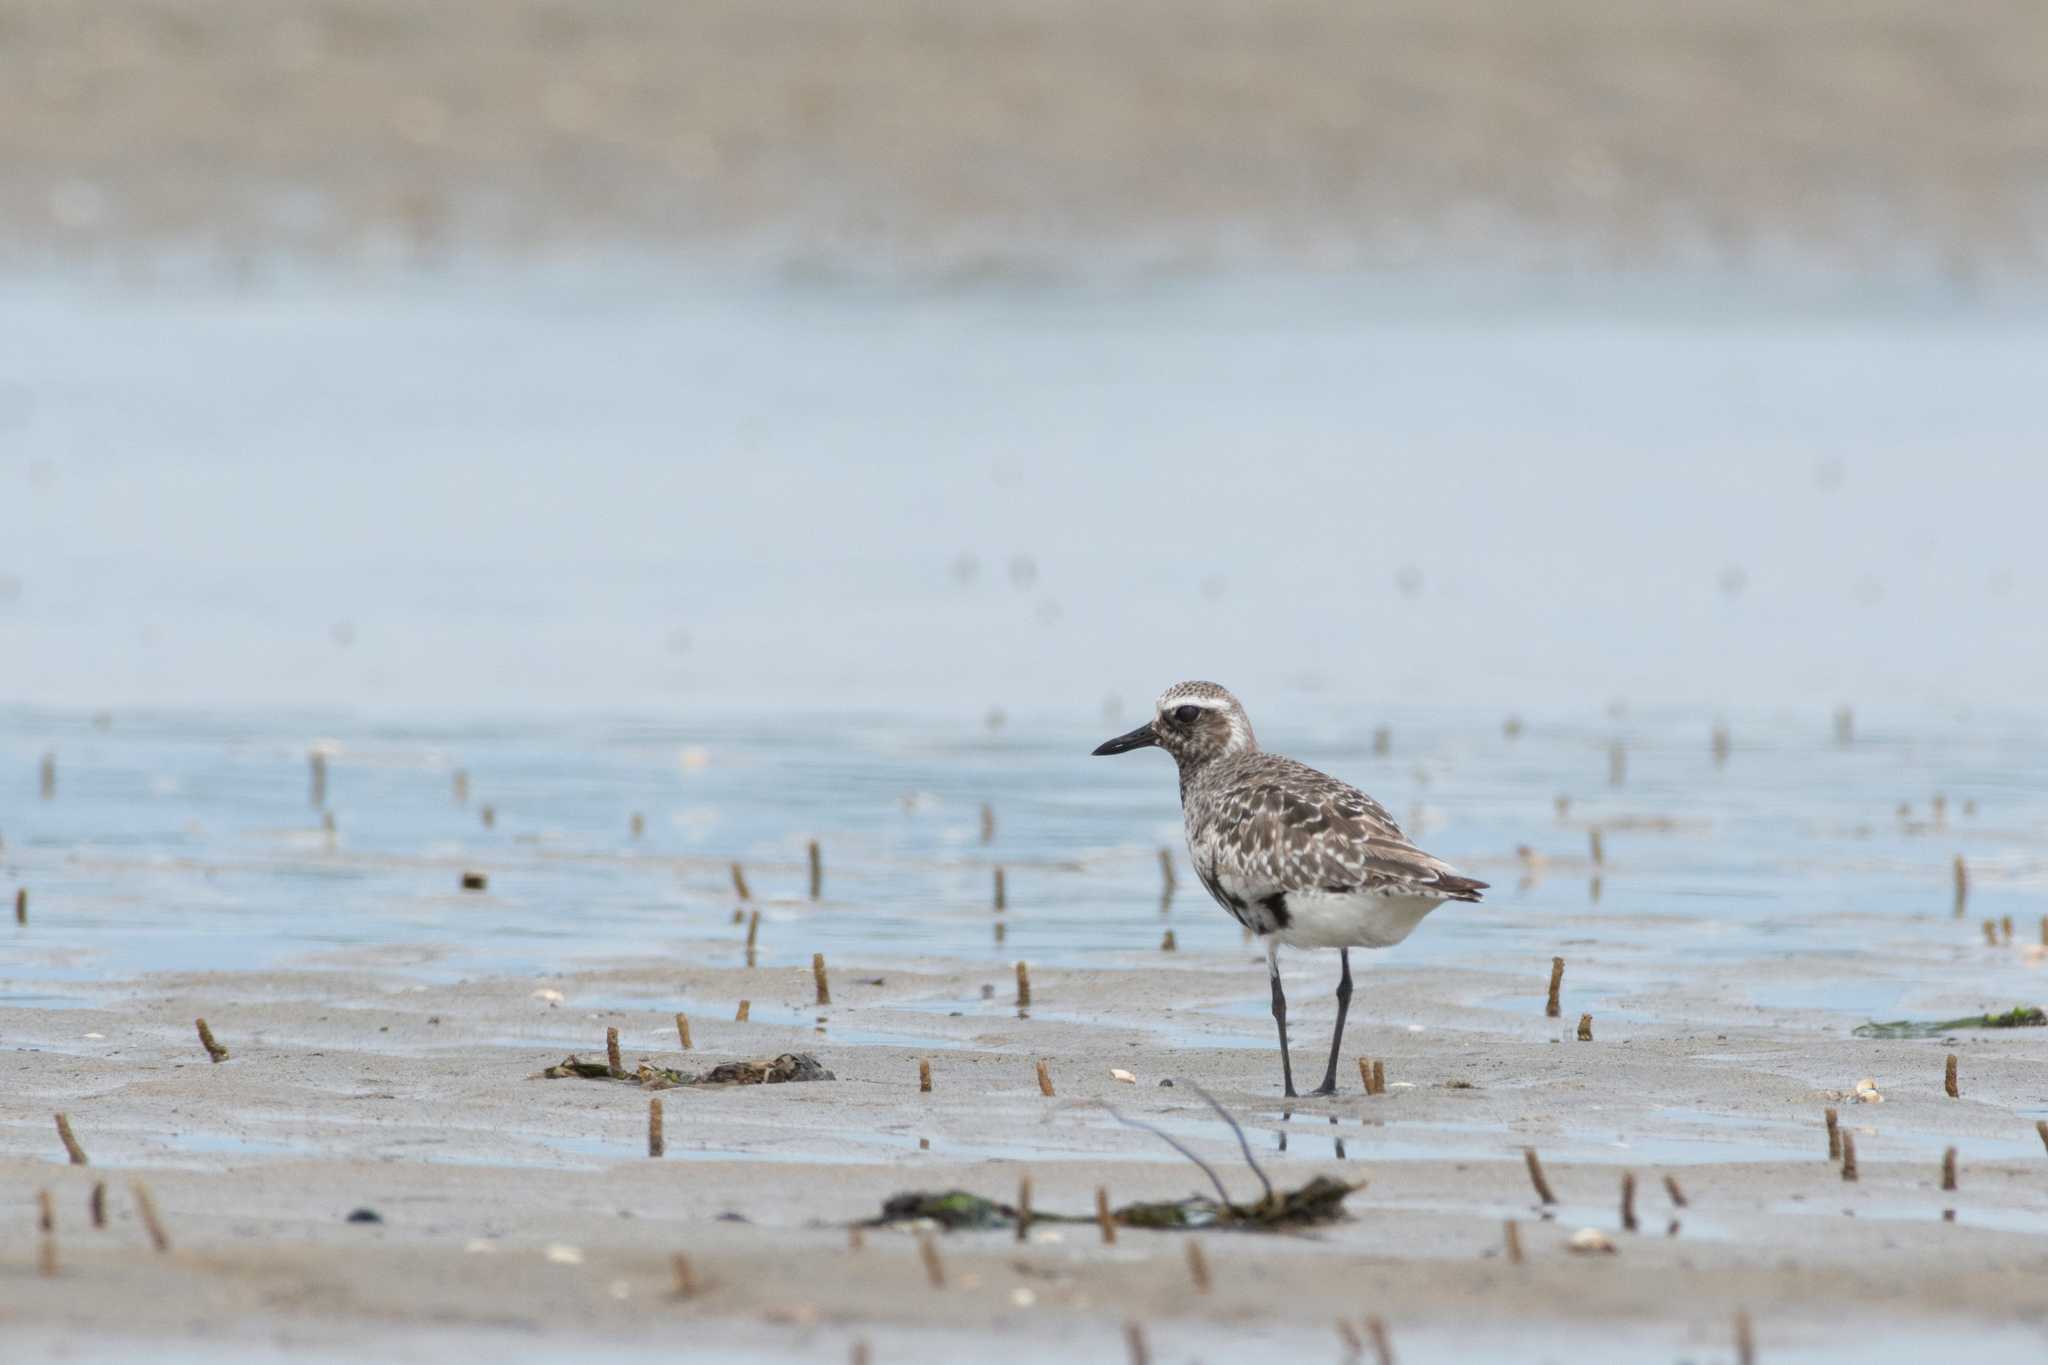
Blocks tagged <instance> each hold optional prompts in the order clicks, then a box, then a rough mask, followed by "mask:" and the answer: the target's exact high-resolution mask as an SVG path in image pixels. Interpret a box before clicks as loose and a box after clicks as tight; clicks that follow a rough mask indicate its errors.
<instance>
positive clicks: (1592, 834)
mask: <svg viewBox="0 0 2048 1365" xmlns="http://www.w3.org/2000/svg"><path fill="white" fill-rule="evenodd" d="M1586 842H1587V844H1588V846H1589V847H1590V848H1591V849H1592V853H1593V866H1595V867H1605V866H1606V865H1607V849H1606V846H1605V845H1604V844H1602V843H1601V840H1600V831H1599V830H1598V829H1589V830H1587V831H1586Z"/></svg>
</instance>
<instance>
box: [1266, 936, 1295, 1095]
mask: <svg viewBox="0 0 2048 1365" xmlns="http://www.w3.org/2000/svg"><path fill="white" fill-rule="evenodd" d="M1266 963H1267V966H1268V968H1269V969H1270V970H1271V971H1272V973H1273V1022H1274V1023H1276V1024H1278V1025H1279V1026H1280V1078H1281V1080H1282V1081H1283V1082H1284V1083H1285V1084H1286V1086H1287V1098H1288V1099H1290V1100H1291V1099H1294V1098H1296V1096H1295V1093H1294V1063H1293V1062H1292V1061H1291V1060H1289V1059H1288V1056H1287V996H1286V994H1285V992H1283V991H1282V990H1281V989H1280V941H1279V940H1278V939H1267V940H1266Z"/></svg>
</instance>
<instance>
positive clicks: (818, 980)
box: [811, 953, 832, 1005]
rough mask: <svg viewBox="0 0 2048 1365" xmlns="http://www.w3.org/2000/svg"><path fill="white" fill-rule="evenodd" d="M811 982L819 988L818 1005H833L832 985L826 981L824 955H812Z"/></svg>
mask: <svg viewBox="0 0 2048 1365" xmlns="http://www.w3.org/2000/svg"><path fill="white" fill-rule="evenodd" d="M811 981H812V982H813V983H814V984H815V985H816V986H817V988H818V1003H819V1004H820V1005H829V1004H831V1003H832V983H831V982H830V981H827V980H826V979H825V955H824V954H823V953H812V954H811Z"/></svg>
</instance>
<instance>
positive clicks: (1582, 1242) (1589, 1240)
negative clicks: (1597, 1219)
mask: <svg viewBox="0 0 2048 1365" xmlns="http://www.w3.org/2000/svg"><path fill="white" fill-rule="evenodd" d="M1565 1246H1566V1248H1567V1249H1569V1250H1572V1251H1576V1252H1578V1253H1579V1254H1580V1255H1581V1256H1600V1255H1606V1256H1612V1255H1613V1254H1614V1241H1613V1239H1612V1238H1610V1237H1609V1236H1608V1235H1607V1234H1606V1233H1604V1232H1602V1231H1600V1229H1598V1228H1580V1229H1579V1230H1578V1231H1577V1232H1575V1233H1573V1234H1572V1239H1571V1241H1569V1242H1567V1243H1565Z"/></svg>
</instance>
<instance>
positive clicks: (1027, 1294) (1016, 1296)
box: [1010, 1285, 1038, 1308]
mask: <svg viewBox="0 0 2048 1365" xmlns="http://www.w3.org/2000/svg"><path fill="white" fill-rule="evenodd" d="M1037 1302H1038V1295H1037V1293H1035V1292H1034V1291H1032V1290H1030V1289H1026V1288H1025V1287H1024V1286H1023V1285H1019V1286H1017V1287H1016V1288H1015V1289H1012V1290H1011V1291H1010V1305H1011V1307H1013V1308H1029V1307H1030V1306H1031V1305H1032V1304H1034V1303H1037Z"/></svg>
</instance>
